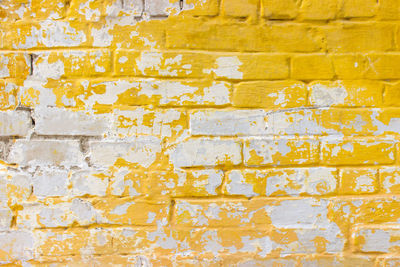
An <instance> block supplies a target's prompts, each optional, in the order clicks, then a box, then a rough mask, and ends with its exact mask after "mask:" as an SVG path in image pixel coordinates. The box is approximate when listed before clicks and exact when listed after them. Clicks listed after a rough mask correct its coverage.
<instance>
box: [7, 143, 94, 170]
mask: <svg viewBox="0 0 400 267" xmlns="http://www.w3.org/2000/svg"><path fill="white" fill-rule="evenodd" d="M8 161H9V162H10V163H16V164H19V165H22V166H28V165H31V166H51V165H56V166H64V167H72V166H81V167H83V166H86V163H85V161H84V159H83V155H82V152H81V150H80V147H79V142H78V141H73V140H30V141H28V140H16V141H15V142H14V144H13V145H12V146H11V149H10V154H9V156H8Z"/></svg>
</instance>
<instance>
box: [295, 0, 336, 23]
mask: <svg viewBox="0 0 400 267" xmlns="http://www.w3.org/2000/svg"><path fill="white" fill-rule="evenodd" d="M337 10H338V1H337V0H303V1H302V2H301V7H300V16H301V17H302V18H303V19H306V20H328V19H333V18H335V16H336V12H337Z"/></svg>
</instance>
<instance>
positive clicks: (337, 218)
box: [329, 196, 400, 229]
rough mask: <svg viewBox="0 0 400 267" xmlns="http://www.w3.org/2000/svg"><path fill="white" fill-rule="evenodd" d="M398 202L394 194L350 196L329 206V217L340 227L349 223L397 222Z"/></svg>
mask: <svg viewBox="0 0 400 267" xmlns="http://www.w3.org/2000/svg"><path fill="white" fill-rule="evenodd" d="M399 206H400V202H399V199H398V198H397V197H396V196H388V197H372V196H369V197H366V196H363V197H352V198H348V199H338V200H336V201H334V202H333V203H332V206H331V207H330V208H329V212H330V213H329V214H330V215H329V218H330V220H331V221H332V222H335V223H336V224H337V225H338V226H339V227H340V228H342V229H346V228H347V227H350V226H351V225H359V224H381V223H385V224H388V223H397V222H398V220H399V215H398V214H397V213H396V212H395V211H396V210H397V209H399Z"/></svg>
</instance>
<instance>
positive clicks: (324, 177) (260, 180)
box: [224, 167, 337, 197]
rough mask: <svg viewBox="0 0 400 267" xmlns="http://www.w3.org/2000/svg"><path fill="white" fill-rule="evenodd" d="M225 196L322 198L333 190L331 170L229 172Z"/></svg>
mask: <svg viewBox="0 0 400 267" xmlns="http://www.w3.org/2000/svg"><path fill="white" fill-rule="evenodd" d="M227 177H228V178H227V183H226V185H225V190H224V193H225V194H227V195H244V196H246V197H254V196H303V195H325V194H331V193H334V192H335V191H336V183H337V178H336V170H335V169H334V168H323V167H317V168H293V169H270V170H233V171H230V172H228V176H227Z"/></svg>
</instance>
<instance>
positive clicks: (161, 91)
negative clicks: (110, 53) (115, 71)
mask: <svg viewBox="0 0 400 267" xmlns="http://www.w3.org/2000/svg"><path fill="white" fill-rule="evenodd" d="M86 87H89V88H90V90H92V91H95V92H99V93H97V94H91V95H83V96H84V100H83V102H84V103H85V105H86V106H89V107H93V106H94V105H96V104H101V105H123V106H125V105H128V106H138V105H149V104H152V105H161V106H223V105H227V104H229V101H230V95H231V91H232V89H231V85H230V84H229V83H226V82H215V81H197V80H187V81H186V80H185V81H173V80H172V81H166V80H164V81H161V80H156V81H153V80H125V79H119V80H107V81H96V82H92V83H90V84H89V85H86ZM105 96H107V97H105ZM80 98H82V97H80Z"/></svg>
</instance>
